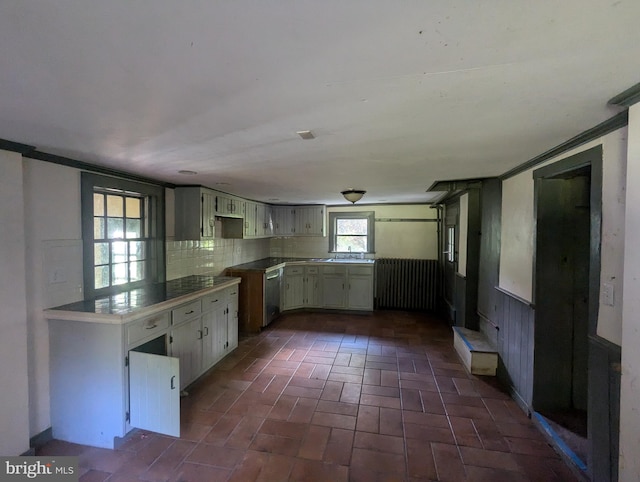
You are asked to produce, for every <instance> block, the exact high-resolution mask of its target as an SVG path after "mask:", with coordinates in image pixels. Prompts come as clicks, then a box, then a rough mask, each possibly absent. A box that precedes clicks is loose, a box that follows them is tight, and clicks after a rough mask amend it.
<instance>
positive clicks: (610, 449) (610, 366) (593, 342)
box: [588, 336, 621, 482]
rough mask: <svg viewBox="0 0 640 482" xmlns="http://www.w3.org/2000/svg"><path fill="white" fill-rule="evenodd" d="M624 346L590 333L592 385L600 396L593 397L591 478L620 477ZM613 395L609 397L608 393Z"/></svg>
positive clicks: (590, 384)
mask: <svg viewBox="0 0 640 482" xmlns="http://www.w3.org/2000/svg"><path fill="white" fill-rule="evenodd" d="M620 354H621V351H620V347H618V346H617V345H614V344H612V343H609V342H607V341H605V340H603V339H602V338H600V337H596V336H590V337H589V364H590V365H591V366H597V367H600V368H602V369H601V370H590V371H589V388H590V390H593V391H594V392H596V393H599V394H602V395H603V396H600V397H590V399H589V438H590V439H591V440H592V442H593V450H592V453H591V454H590V458H589V464H588V465H589V468H590V469H591V480H597V481H603V482H606V481H615V480H618V454H619V447H618V444H619V441H618V426H619V424H620ZM607 394H608V395H609V396H608V397H607V396H606V395H607Z"/></svg>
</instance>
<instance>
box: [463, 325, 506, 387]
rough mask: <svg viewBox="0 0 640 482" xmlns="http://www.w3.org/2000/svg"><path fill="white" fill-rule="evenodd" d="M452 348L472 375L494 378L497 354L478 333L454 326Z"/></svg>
mask: <svg viewBox="0 0 640 482" xmlns="http://www.w3.org/2000/svg"><path fill="white" fill-rule="evenodd" d="M452 328H453V333H454V337H453V338H454V339H453V346H454V348H455V350H456V353H457V354H458V356H459V357H460V360H462V363H463V364H464V366H465V368H466V369H467V370H468V371H469V373H471V374H472V375H486V376H495V375H496V371H497V368H498V352H497V350H496V349H495V348H494V347H493V345H491V343H489V341H487V339H486V338H485V336H484V335H483V334H482V333H481V332H479V331H473V330H469V329H467V328H462V327H459V326H454V327H452Z"/></svg>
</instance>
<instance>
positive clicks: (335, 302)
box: [322, 274, 346, 309]
mask: <svg viewBox="0 0 640 482" xmlns="http://www.w3.org/2000/svg"><path fill="white" fill-rule="evenodd" d="M345 279H346V276H345V275H344V274H323V275H322V299H323V303H322V305H323V307H324V308H334V309H336V308H344V307H345V306H346V299H345V298H346V297H345V293H346V290H345Z"/></svg>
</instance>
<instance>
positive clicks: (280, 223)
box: [273, 206, 295, 236]
mask: <svg viewBox="0 0 640 482" xmlns="http://www.w3.org/2000/svg"><path fill="white" fill-rule="evenodd" d="M273 221H274V222H273V234H274V235H275V236H293V235H294V232H295V226H294V225H293V208H292V206H273Z"/></svg>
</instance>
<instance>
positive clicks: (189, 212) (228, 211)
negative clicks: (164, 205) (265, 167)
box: [175, 186, 327, 240]
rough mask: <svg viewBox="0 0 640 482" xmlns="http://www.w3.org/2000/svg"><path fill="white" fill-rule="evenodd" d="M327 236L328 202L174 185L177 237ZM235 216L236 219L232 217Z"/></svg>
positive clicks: (179, 238)
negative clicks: (279, 202)
mask: <svg viewBox="0 0 640 482" xmlns="http://www.w3.org/2000/svg"><path fill="white" fill-rule="evenodd" d="M216 216H219V217H220V218H221V220H222V221H223V223H222V230H221V232H219V233H217V237H222V238H249V239H252V238H268V237H271V236H326V234H327V233H326V206H324V205H309V206H272V205H269V204H263V203H259V202H255V201H247V200H245V199H241V198H238V197H235V196H232V195H230V194H225V193H221V192H218V191H214V190H212V189H208V188H205V187H199V186H189V187H177V188H176V189H175V239H176V240H208V239H213V238H214V236H216V233H215V232H214V226H215V218H216ZM230 218H235V219H230Z"/></svg>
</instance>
